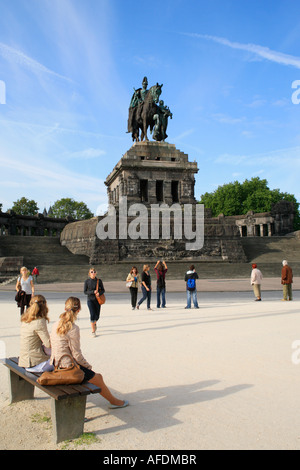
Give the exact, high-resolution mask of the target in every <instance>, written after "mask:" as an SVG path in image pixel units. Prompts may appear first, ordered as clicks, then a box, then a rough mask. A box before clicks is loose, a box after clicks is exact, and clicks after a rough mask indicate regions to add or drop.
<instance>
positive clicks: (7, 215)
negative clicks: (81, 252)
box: [0, 210, 73, 237]
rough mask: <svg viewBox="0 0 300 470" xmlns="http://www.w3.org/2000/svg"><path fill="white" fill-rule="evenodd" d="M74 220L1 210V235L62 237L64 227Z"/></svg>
mask: <svg viewBox="0 0 300 470" xmlns="http://www.w3.org/2000/svg"><path fill="white" fill-rule="evenodd" d="M72 220H73V219H71V218H65V219H58V218H54V217H45V216H44V215H43V214H37V215H18V214H16V213H15V212H14V211H12V210H10V211H8V212H0V236H6V235H20V236H49V237H60V234H61V232H62V230H63V228H64V227H65V226H66V225H67V224H68V223H69V222H70V221H72Z"/></svg>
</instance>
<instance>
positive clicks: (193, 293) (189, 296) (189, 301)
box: [186, 289, 199, 308]
mask: <svg viewBox="0 0 300 470" xmlns="http://www.w3.org/2000/svg"><path fill="white" fill-rule="evenodd" d="M186 295H187V305H186V308H191V304H192V297H193V304H194V307H195V308H198V307H199V306H198V299H197V289H195V290H187V291H186Z"/></svg>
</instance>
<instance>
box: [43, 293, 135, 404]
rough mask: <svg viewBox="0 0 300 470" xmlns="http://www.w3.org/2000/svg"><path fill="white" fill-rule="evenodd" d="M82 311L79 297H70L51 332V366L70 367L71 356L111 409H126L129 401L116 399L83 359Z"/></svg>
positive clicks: (99, 376)
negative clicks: (80, 324)
mask: <svg viewBox="0 0 300 470" xmlns="http://www.w3.org/2000/svg"><path fill="white" fill-rule="evenodd" d="M80 310H81V303H80V300H79V299H78V298H77V297H69V298H68V299H67V301H66V303H65V311H64V313H62V314H61V315H60V317H59V320H58V321H57V322H56V323H55V324H54V325H53V327H52V331H51V336H50V337H51V361H50V362H51V364H54V365H55V364H57V363H58V362H59V360H60V359H61V361H60V365H61V367H63V368H66V367H70V365H71V358H70V357H68V356H71V357H72V358H73V359H74V360H75V361H76V362H77V363H78V364H79V366H80V368H81V369H82V370H83V372H84V375H85V378H84V380H87V381H88V382H90V383H92V384H94V385H96V386H97V387H100V388H101V392H100V393H101V395H102V396H103V397H104V398H106V400H108V401H109V402H110V408H124V407H125V406H128V404H129V403H128V401H126V400H125V401H124V400H119V399H118V398H116V397H114V396H113V395H112V393H111V392H110V390H109V389H108V387H107V386H106V385H105V383H104V380H103V377H102V375H101V374H98V373H95V372H94V371H93V370H92V366H91V365H90V364H89V363H88V362H87V361H86V359H85V358H84V357H83V355H82V352H81V348H80V333H79V327H78V326H77V325H75V321H76V319H77V316H78V314H79V312H80ZM63 356H65V357H63Z"/></svg>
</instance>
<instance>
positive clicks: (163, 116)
mask: <svg viewBox="0 0 300 470" xmlns="http://www.w3.org/2000/svg"><path fill="white" fill-rule="evenodd" d="M147 86H148V80H147V77H144V79H143V82H142V88H138V89H137V90H136V89H135V88H134V93H133V95H132V98H131V101H130V105H129V111H128V122H127V132H128V133H129V132H131V135H132V140H133V141H135V142H139V141H140V140H141V141H143V140H145V141H149V139H148V137H147V129H148V127H149V128H150V132H151V133H152V132H153V133H152V137H153V139H154V140H156V141H158V142H161V141H163V142H164V141H165V139H166V138H167V137H168V136H167V133H166V129H167V125H168V117H170V118H171V119H172V117H173V115H172V113H171V111H170V109H169V108H168V107H167V106H164V102H163V100H161V101H159V97H160V95H161V89H162V86H163V84H161V85H159V84H158V83H156V85H154V86H152V87H151V88H150V89H149V90H148V89H147ZM158 102H159V105H157V103H158ZM140 131H141V137H140Z"/></svg>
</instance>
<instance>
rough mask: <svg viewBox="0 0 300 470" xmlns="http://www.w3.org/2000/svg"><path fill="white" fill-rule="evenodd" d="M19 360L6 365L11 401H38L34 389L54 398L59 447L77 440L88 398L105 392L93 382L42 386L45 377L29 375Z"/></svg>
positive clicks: (54, 420)
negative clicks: (61, 444) (62, 442)
mask: <svg viewBox="0 0 300 470" xmlns="http://www.w3.org/2000/svg"><path fill="white" fill-rule="evenodd" d="M18 362H19V361H18V358H17V357H10V358H6V359H4V361H3V364H4V365H5V366H6V367H8V369H9V371H8V372H9V401H10V403H16V402H18V401H22V400H28V399H32V398H34V387H38V388H39V389H40V390H42V391H43V392H45V393H46V394H47V395H49V396H50V397H51V419H52V426H53V439H54V442H55V443H56V444H57V443H59V442H61V441H64V440H67V439H75V438H76V437H79V436H80V435H81V434H82V433H83V427H84V417H85V407H86V397H87V396H88V395H89V394H90V393H100V392H101V389H100V388H99V387H97V386H96V385H93V384H91V383H89V382H83V383H82V384H80V385H51V386H49V385H47V386H45V385H40V384H39V383H38V382H37V379H38V377H39V376H40V375H41V374H38V373H33V372H28V371H26V369H24V368H23V367H19V365H18Z"/></svg>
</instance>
